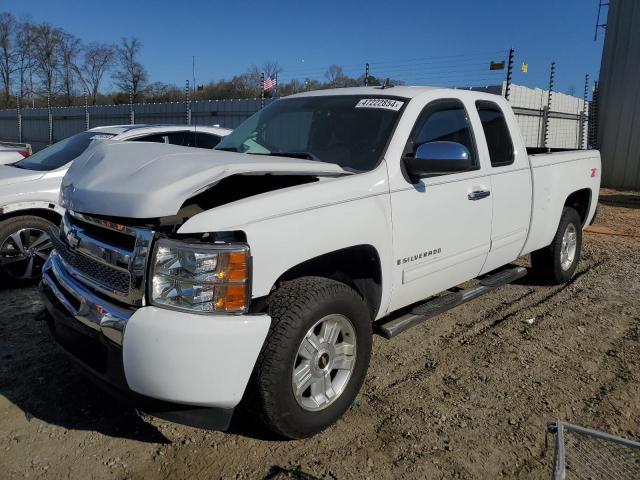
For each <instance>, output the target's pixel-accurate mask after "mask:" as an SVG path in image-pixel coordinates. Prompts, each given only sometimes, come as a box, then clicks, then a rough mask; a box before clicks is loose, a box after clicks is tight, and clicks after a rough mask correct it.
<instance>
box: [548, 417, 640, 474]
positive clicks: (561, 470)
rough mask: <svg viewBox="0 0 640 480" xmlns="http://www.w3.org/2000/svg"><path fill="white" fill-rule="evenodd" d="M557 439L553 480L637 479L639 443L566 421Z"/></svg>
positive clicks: (553, 427) (557, 427)
mask: <svg viewBox="0 0 640 480" xmlns="http://www.w3.org/2000/svg"><path fill="white" fill-rule="evenodd" d="M548 430H549V431H550V432H551V433H554V434H555V436H556V448H555V458H554V470H553V478H554V480H598V479H615V480H637V479H640V443H638V442H635V441H632V440H627V439H624V438H621V437H616V436H613V435H609V434H607V433H603V432H598V431H596V430H591V429H588V428H583V427H578V426H577V425H572V424H570V423H565V422H555V423H552V424H549V426H548Z"/></svg>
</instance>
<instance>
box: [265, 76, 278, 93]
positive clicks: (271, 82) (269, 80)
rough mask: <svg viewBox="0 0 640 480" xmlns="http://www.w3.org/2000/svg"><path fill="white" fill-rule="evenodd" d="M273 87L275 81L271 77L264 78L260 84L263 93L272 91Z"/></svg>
mask: <svg viewBox="0 0 640 480" xmlns="http://www.w3.org/2000/svg"><path fill="white" fill-rule="evenodd" d="M275 86H276V80H275V79H273V78H271V77H267V78H265V79H264V82H263V83H262V88H263V89H264V91H265V92H268V91H269V90H272V89H273V88H274V87H275Z"/></svg>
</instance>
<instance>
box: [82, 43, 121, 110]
mask: <svg viewBox="0 0 640 480" xmlns="http://www.w3.org/2000/svg"><path fill="white" fill-rule="evenodd" d="M115 54H116V49H115V47H114V46H113V45H108V44H105V43H91V44H89V45H87V46H86V47H85V49H84V55H83V62H82V65H80V67H79V69H78V73H79V75H80V79H81V81H82V83H83V85H84V88H85V89H86V90H87V92H89V95H91V104H92V105H95V104H96V102H97V100H98V93H99V91H100V84H101V83H102V78H103V77H104V75H105V73H106V72H107V71H109V70H110V69H111V68H112V67H113V63H114V58H115Z"/></svg>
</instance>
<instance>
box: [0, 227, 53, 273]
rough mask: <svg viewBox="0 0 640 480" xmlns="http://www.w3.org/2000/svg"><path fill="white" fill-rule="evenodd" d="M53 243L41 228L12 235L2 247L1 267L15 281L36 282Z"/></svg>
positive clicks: (0, 247) (16, 232)
mask: <svg viewBox="0 0 640 480" xmlns="http://www.w3.org/2000/svg"><path fill="white" fill-rule="evenodd" d="M52 248H53V243H52V242H51V238H50V237H49V234H48V233H47V232H45V231H44V230H41V229H39V228H22V229H20V230H16V231H15V232H13V233H11V234H10V235H9V236H8V237H6V238H5V239H4V240H3V241H2V245H1V246H0V266H2V268H3V269H4V270H5V271H6V272H7V273H8V274H9V275H10V276H11V277H13V278H14V279H17V280H34V279H36V278H38V277H39V276H40V275H41V273H42V266H43V265H44V262H45V261H46V260H47V257H48V256H49V253H50V252H51V249H52Z"/></svg>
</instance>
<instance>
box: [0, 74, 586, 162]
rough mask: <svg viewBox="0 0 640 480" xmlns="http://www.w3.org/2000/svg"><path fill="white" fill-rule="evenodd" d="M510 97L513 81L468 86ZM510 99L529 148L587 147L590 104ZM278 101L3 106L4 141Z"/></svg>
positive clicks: (227, 116)
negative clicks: (31, 106)
mask: <svg viewBox="0 0 640 480" xmlns="http://www.w3.org/2000/svg"><path fill="white" fill-rule="evenodd" d="M467 88H471V89H473V90H478V91H484V92H489V93H494V94H496V95H503V96H504V95H505V92H506V89H507V83H506V82H503V83H502V84H498V85H492V86H486V87H467ZM509 93H510V94H509V103H510V104H511V106H512V107H513V110H514V112H515V114H516V117H517V119H518V123H519V125H520V130H521V132H522V136H523V138H524V141H525V144H526V146H527V147H539V148H561V149H581V148H586V147H587V145H588V141H589V134H588V133H589V132H590V128H591V127H590V125H591V121H590V116H589V113H590V110H589V102H586V101H585V100H584V99H581V98H578V97H574V96H571V95H566V94H563V93H558V92H552V94H551V99H550V100H549V91H548V90H542V89H539V88H536V89H532V88H528V87H523V86H520V85H513V84H511V85H509ZM273 101H275V99H260V98H254V99H240V100H205V101H202V100H199V101H185V102H169V103H150V104H131V105H103V106H79V107H53V108H29V109H11V110H0V140H1V141H9V142H19V143H29V144H31V146H32V148H33V151H38V150H40V149H42V148H44V147H46V146H47V145H49V144H51V143H55V142H57V141H59V140H62V139H64V138H66V137H69V136H71V135H74V134H76V133H79V132H82V131H84V130H87V129H89V128H93V127H98V126H105V125H122V124H130V123H133V122H135V123H137V124H154V125H157V124H185V125H186V124H192V125H209V126H211V125H220V126H222V127H226V128H235V127H237V126H238V125H240V123H242V122H243V121H244V120H245V119H247V118H248V117H249V116H251V115H252V114H253V113H255V112H257V111H258V110H259V109H260V108H262V106H264V105H268V104H269V103H270V102H273Z"/></svg>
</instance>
